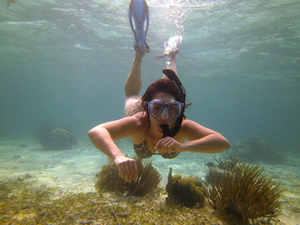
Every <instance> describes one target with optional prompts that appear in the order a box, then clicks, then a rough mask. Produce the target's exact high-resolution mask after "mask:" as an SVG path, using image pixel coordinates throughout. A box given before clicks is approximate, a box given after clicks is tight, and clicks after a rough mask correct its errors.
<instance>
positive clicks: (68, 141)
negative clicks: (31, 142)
mask: <svg viewBox="0 0 300 225" xmlns="http://www.w3.org/2000/svg"><path fill="white" fill-rule="evenodd" d="M36 135H37V138H38V141H39V143H40V144H41V145H42V146H43V147H44V148H46V149H54V150H62V149H71V148H72V147H73V146H75V145H77V139H76V137H75V135H74V134H72V133H70V132H69V131H67V130H65V129H62V128H58V129H54V124H52V123H47V122H46V123H41V124H40V126H39V127H38V130H37V131H36Z"/></svg>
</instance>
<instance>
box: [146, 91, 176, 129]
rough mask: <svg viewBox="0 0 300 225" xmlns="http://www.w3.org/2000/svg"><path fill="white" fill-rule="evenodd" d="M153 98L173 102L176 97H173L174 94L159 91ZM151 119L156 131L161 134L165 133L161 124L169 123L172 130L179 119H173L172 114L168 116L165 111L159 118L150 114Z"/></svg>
mask: <svg viewBox="0 0 300 225" xmlns="http://www.w3.org/2000/svg"><path fill="white" fill-rule="evenodd" d="M152 100H159V101H163V102H172V101H175V98H174V97H173V95H170V94H168V93H165V92H159V93H157V94H155V95H154V96H153V99H152ZM149 119H150V124H151V126H152V127H153V128H154V129H155V131H156V132H158V133H161V134H162V133H163V131H162V129H161V127H160V126H159V125H163V124H168V125H169V129H170V130H172V128H173V127H174V124H175V122H176V120H177V119H172V117H171V116H170V115H168V116H167V118H166V117H165V116H163V113H161V114H160V115H159V116H158V117H157V118H154V117H153V116H151V115H149Z"/></svg>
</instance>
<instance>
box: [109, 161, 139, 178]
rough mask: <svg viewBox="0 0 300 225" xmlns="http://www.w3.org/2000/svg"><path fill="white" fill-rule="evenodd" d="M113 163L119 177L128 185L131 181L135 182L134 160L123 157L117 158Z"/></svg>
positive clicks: (135, 168)
mask: <svg viewBox="0 0 300 225" xmlns="http://www.w3.org/2000/svg"><path fill="white" fill-rule="evenodd" d="M114 163H115V164H116V166H117V167H118V168H119V171H120V176H121V177H122V178H123V179H124V180H125V181H126V182H128V183H130V182H131V181H132V180H134V181H137V178H138V169H137V166H136V163H135V160H134V159H130V158H128V157H125V156H119V157H117V158H116V159H115V160H114Z"/></svg>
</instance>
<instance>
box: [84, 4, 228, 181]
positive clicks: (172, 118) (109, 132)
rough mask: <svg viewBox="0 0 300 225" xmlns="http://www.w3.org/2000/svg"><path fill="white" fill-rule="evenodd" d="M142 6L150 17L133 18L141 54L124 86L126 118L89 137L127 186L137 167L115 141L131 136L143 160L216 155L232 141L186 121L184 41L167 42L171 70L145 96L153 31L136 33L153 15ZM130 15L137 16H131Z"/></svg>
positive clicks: (98, 129) (172, 39) (166, 49)
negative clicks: (180, 67) (180, 66)
mask: <svg viewBox="0 0 300 225" xmlns="http://www.w3.org/2000/svg"><path fill="white" fill-rule="evenodd" d="M134 1H135V0H132V1H131V4H130V8H129V12H130V11H131V10H137V6H136V5H132V2H134ZM139 2H143V1H139ZM143 4H144V5H143V7H144V8H142V10H143V11H144V12H146V13H143V14H142V15H143V16H144V21H143V24H142V25H141V24H137V21H142V20H137V19H135V18H133V19H134V21H135V23H136V24H135V27H136V29H134V28H132V30H133V31H134V34H135V40H136V41H135V45H134V48H135V50H136V52H135V57H134V59H133V63H132V65H131V68H130V71H129V75H128V77H127V80H126V83H125V95H126V100H125V117H124V118H122V119H119V120H115V121H110V122H107V123H103V124H100V125H98V126H96V127H95V128H93V129H91V130H90V131H89V132H88V136H89V138H90V140H91V142H92V143H93V145H94V146H95V147H96V148H97V149H99V150H100V151H102V152H103V153H104V154H106V155H107V156H108V157H109V158H111V159H112V160H113V161H114V163H115V165H116V166H117V167H118V168H119V171H120V175H121V177H122V178H123V179H124V180H125V181H126V182H131V181H132V180H134V181H136V179H137V175H138V170H137V166H136V163H135V160H134V159H131V158H128V157H126V156H124V154H123V153H122V152H121V150H120V149H119V148H118V147H117V145H116V144H115V143H114V140H118V139H122V138H126V137H130V138H131V141H132V143H133V148H134V150H135V153H136V154H137V156H139V157H141V158H150V157H151V156H152V155H161V156H162V157H164V158H167V159H172V158H175V157H176V156H178V154H179V153H180V152H198V153H209V154H215V153H219V152H223V151H225V150H227V149H228V148H230V144H229V142H228V141H227V140H226V139H225V138H224V137H223V136H222V135H221V134H220V133H218V132H216V131H213V130H211V129H208V128H205V127H203V126H201V125H200V124H198V123H196V122H194V121H192V120H188V119H186V117H185V116H184V111H185V108H186V104H185V90H184V87H183V85H182V84H181V82H180V80H179V79H178V77H177V71H176V64H175V60H176V54H177V53H178V52H179V51H178V48H177V47H178V45H179V44H180V42H181V40H182V38H181V36H175V37H172V38H170V39H169V40H168V41H167V42H166V43H165V51H164V56H168V57H169V62H168V63H167V69H166V70H163V72H164V75H163V79H159V80H157V81H155V82H154V83H152V84H151V85H150V86H149V87H148V88H147V90H146V92H145V94H144V95H143V96H142V97H140V95H139V92H140V90H141V87H142V77H141V65H142V57H143V55H144V54H145V53H146V52H149V50H150V48H149V46H148V44H147V43H146V34H147V30H148V29H146V31H144V30H143V31H144V33H142V35H141V34H139V35H138V34H137V33H136V32H137V31H136V30H139V32H140V30H141V29H137V27H138V26H139V25H140V26H141V27H142V29H143V26H144V22H145V20H147V18H148V17H147V16H149V11H148V7H147V4H146V3H145V2H143ZM134 7H135V8H134ZM139 10H141V8H140V9H139ZM147 12H148V14H147ZM129 15H130V16H132V14H130V13H129ZM134 15H136V14H134ZM140 15H141V14H140ZM130 19H131V18H130ZM131 25H132V24H131ZM147 28H148V20H147ZM143 35H144V36H143ZM141 37H142V38H141ZM157 58H161V57H157ZM186 140H188V141H186Z"/></svg>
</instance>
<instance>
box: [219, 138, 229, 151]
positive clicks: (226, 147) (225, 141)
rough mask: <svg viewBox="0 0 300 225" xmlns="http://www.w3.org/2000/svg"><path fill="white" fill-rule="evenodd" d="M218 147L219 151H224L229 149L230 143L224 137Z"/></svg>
mask: <svg viewBox="0 0 300 225" xmlns="http://www.w3.org/2000/svg"><path fill="white" fill-rule="evenodd" d="M220 149H221V152H224V151H226V150H228V149H230V143H229V142H228V141H227V139H226V138H224V140H223V143H222V146H221V148H220Z"/></svg>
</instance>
